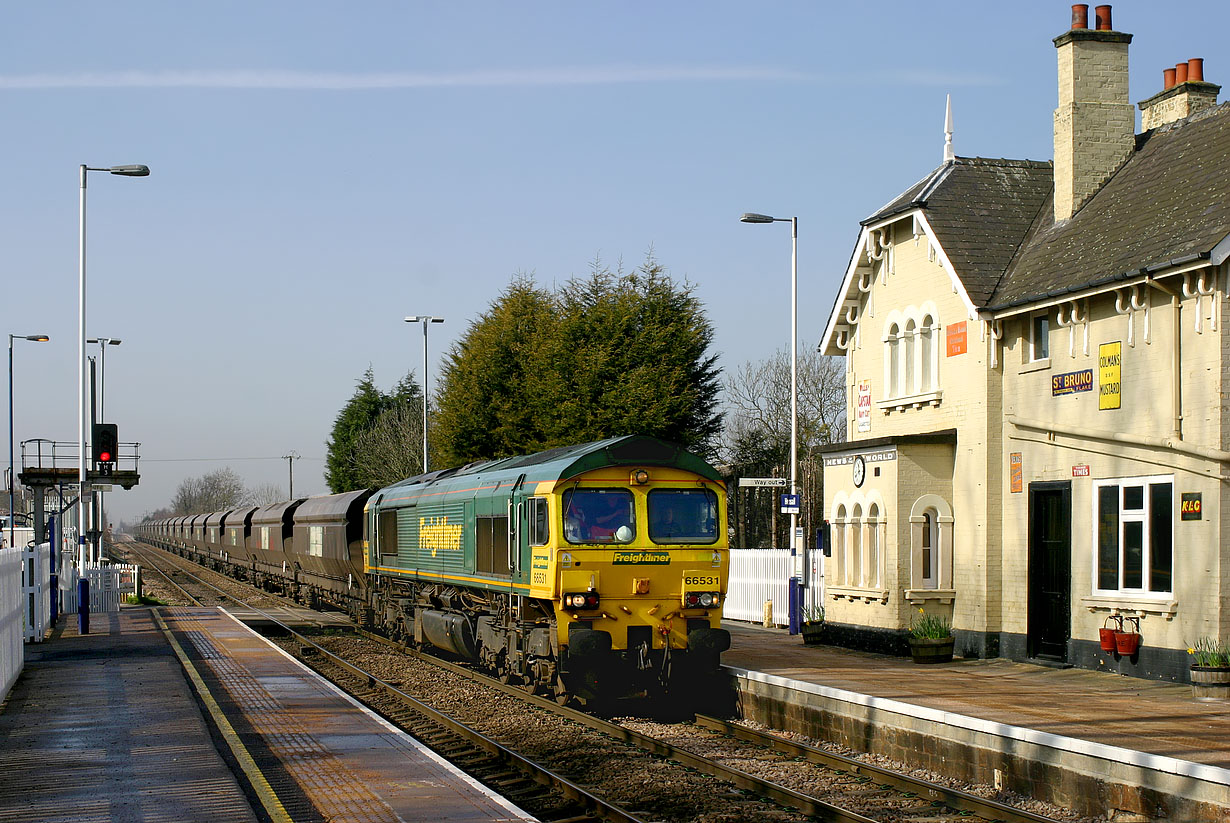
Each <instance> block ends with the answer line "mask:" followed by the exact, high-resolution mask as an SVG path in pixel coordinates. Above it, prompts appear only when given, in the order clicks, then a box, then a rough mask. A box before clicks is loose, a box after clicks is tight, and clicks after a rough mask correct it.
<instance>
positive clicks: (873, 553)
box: [863, 503, 880, 589]
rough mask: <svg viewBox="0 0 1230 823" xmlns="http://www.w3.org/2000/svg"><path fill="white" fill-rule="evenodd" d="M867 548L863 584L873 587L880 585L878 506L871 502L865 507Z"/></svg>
mask: <svg viewBox="0 0 1230 823" xmlns="http://www.w3.org/2000/svg"><path fill="white" fill-rule="evenodd" d="M866 548H867V550H866V551H865V552H864V553H863V554H864V561H863V568H864V569H865V570H866V574H865V575H864V576H863V580H864V582H865V584H866V585H867V586H868V587H870V588H873V589H876V588H879V586H880V507H879V506H877V505H876V504H875V503H872V504H871V505H869V506H868V507H867V547H866Z"/></svg>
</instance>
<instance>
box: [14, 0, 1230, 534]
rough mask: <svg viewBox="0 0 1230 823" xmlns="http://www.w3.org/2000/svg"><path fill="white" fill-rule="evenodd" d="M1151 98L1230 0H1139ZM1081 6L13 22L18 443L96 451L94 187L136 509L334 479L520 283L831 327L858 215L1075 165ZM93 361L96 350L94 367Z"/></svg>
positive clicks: (115, 503) (357, 10)
mask: <svg viewBox="0 0 1230 823" xmlns="http://www.w3.org/2000/svg"><path fill="white" fill-rule="evenodd" d="M1114 15H1115V17H1114V22H1115V28H1116V29H1118V30H1121V31H1128V32H1131V33H1132V34H1134V35H1135V40H1134V42H1133V44H1132V46H1131V57H1130V61H1131V71H1132V81H1131V86H1132V100H1133V102H1136V101H1139V100H1143V99H1145V98H1146V97H1149V96H1150V95H1152V94H1154V93H1156V92H1158V91H1160V90H1161V82H1162V77H1161V72H1162V69H1163V68H1164V67H1166V66H1173V65H1174V64H1175V63H1176V62H1179V61H1183V60H1186V59H1188V58H1190V57H1205V58H1206V64H1205V76H1206V79H1208V80H1209V81H1210V82H1214V83H1217V82H1221V81H1225V80H1230V66H1227V65H1226V64H1225V63H1222V62H1220V55H1221V54H1222V53H1223V50H1220V49H1218V48H1217V46H1218V45H1219V41H1221V40H1222V39H1223V38H1224V34H1225V31H1226V29H1227V23H1228V22H1230V8H1227V7H1225V6H1224V4H1219V3H1212V2H1208V3H1199V2H1196V3H1186V4H1180V5H1170V4H1161V3H1145V2H1121V3H1116V4H1114ZM1069 20H1070V10H1069V5H1068V4H1066V3H1058V2H1056V3H1050V2H1047V3H1038V2H1031V3H1029V4H1022V3H1016V4H991V3H987V4H975V5H973V6H971V5H970V4H968V3H957V2H932V3H917V2H908V3H907V2H882V3H878V4H862V3H860V4H852V3H844V4H837V3H832V4H830V3H820V2H813V3H803V2H772V3H747V2H739V3H735V2H673V3H657V4H650V3H613V2H583V3H580V2H574V3H518V4H513V3H504V2H472V3H430V4H428V3H420V2H367V3H347V4H342V3H333V2H311V0H296V2H265V3H252V2H242V3H241V2H212V3H208V4H195V5H189V4H181V3H164V2H123V0H116V1H115V2H109V3H97V2H56V3H20V4H17V3H14V4H10V5H9V6H8V7H7V8H6V25H5V27H4V29H3V31H2V32H0V39H2V42H0V101H2V105H3V108H4V113H5V117H4V122H5V125H6V128H5V129H4V136H3V138H2V140H3V142H2V145H4V146H5V148H6V154H7V156H8V157H9V158H10V162H9V164H8V168H7V170H6V174H5V179H4V183H3V187H2V188H0V192H2V193H3V200H2V208H3V220H0V250H2V251H0V267H3V270H4V283H5V285H6V298H7V299H5V300H4V302H3V304H2V305H3V309H2V312H3V320H4V329H5V333H14V334H22V335H24V334H31V333H46V334H49V335H51V337H52V340H51V341H50V342H49V343H45V344H39V345H35V344H31V343H25V342H19V343H18V344H17V349H16V350H15V369H14V372H15V373H14V383H15V387H16V392H15V394H16V406H15V428H16V437H17V440H18V441H21V440H25V439H28V438H35V437H42V438H47V439H52V440H58V441H75V439H76V424H75V418H76V407H77V388H76V382H75V375H76V364H77V224H78V221H77V202H78V201H77V198H78V186H77V175H78V171H77V169H78V166H79V165H80V164H82V163H85V164H89V165H92V166H109V165H115V164H124V163H144V164H147V165H148V166H150V168H151V169H152V174H151V176H150V177H148V178H144V179H127V178H121V177H113V176H110V175H105V174H93V175H91V177H90V182H89V189H88V192H89V200H88V229H89V238H88V301H87V303H88V315H87V328H88V334H89V335H90V336H109V337H118V338H121V339H123V341H124V342H123V344H122V345H121V346H119V347H116V348H112V349H110V350H109V352H108V355H107V364H106V365H107V374H106V387H107V388H106V393H107V404H106V405H107V417H108V418H110V419H111V420H112V421H114V422H116V423H118V424H119V427H120V434H121V440H123V441H125V442H128V441H133V440H137V441H140V442H141V444H142V445H141V454H142V458H143V459H142V464H141V474H142V478H143V479H142V483H141V485H140V486H139V487H138V488H137V489H134V490H133V491H131V492H116V493H115V494H112V495H111V496H110V497H109V511H110V513H111V515H112V516H113V517H116V518H133V517H135V516H138V515H140V514H141V513H142V512H144V511H148V510H151V509H154V508H157V507H158V506H160V505H163V504H165V503H166V502H167V501H169V499H170V497H171V495H172V494H173V492H174V490H175V487H176V486H177V485H178V483H179V482H180V481H181V480H183V479H184V478H185V477H190V476H197V475H200V474H203V473H205V472H207V471H210V470H213V469H216V468H219V467H222V466H228V465H229V466H230V467H231V468H233V469H235V470H236V471H237V472H238V473H239V474H240V475H241V476H243V477H244V479H245V480H246V481H247V482H248V483H249V484H250V485H257V484H263V483H278V484H280V485H281V486H282V487H283V489H285V486H286V461H285V460H279V459H277V458H278V456H280V455H283V454H285V453H286V452H287V451H289V450H292V449H293V450H296V451H297V452H298V453H299V454H301V455H302V456H303V460H301V461H300V462H298V463H296V465H295V492H296V494H307V493H321V492H323V491H325V486H324V482H323V479H322V471H323V465H324V464H323V457H324V453H325V446H324V442H325V440H326V438H327V437H328V433H329V430H330V427H331V424H332V420H333V417H334V415H335V414H336V413H337V410H338V409H339V408H340V407H341V405H342V404H343V403H344V402H345V401H346V399H347V398H348V397H349V396H350V394H351V392H352V390H353V386H354V383H355V381H356V379H357V378H358V377H359V376H360V375H361V374H362V372H363V371H364V370H365V369H366V368H367V367H368V366H369V365H370V366H371V367H372V368H373V369H374V370H375V374H376V379H377V382H378V383H379V384H381V385H382V386H384V387H388V386H391V385H392V384H393V383H394V382H395V381H396V380H397V379H398V378H399V377H400V376H401V375H403V374H404V373H405V372H406V371H408V370H411V369H412V370H414V372H415V374H416V376H418V375H419V372H420V371H421V365H422V348H421V346H422V333H421V328H420V327H418V326H410V325H408V324H405V323H404V322H403V321H402V318H403V317H404V316H406V315H408V314H416V313H424V314H436V315H441V316H444V317H445V318H446V319H447V322H446V323H445V324H444V325H443V326H433V327H432V332H431V338H430V342H431V363H432V368H431V374H430V376H429V379H430V380H431V381H433V382H434V380H435V376H436V365H437V364H438V362H439V358H438V356H439V354H440V353H441V352H443V351H444V350H445V349H446V348H447V347H448V346H449V344H451V343H452V342H453V341H454V340H456V339H457V338H458V337H459V336H460V335H461V334H463V333H464V331H465V329H466V328H467V326H468V325H469V323H470V322H471V321H473V320H474V319H475V318H476V317H477V315H478V314H479V313H481V312H482V311H483V310H484V309H485V308H486V307H487V306H488V305H489V303H490V302H491V300H492V299H494V298H495V297H496V296H497V295H498V293H499V292H500V290H501V289H502V288H503V287H504V286H505V285H507V283H508V282H509V278H510V277H511V276H512V275H513V274H514V273H516V272H532V273H534V275H535V276H536V277H537V279H538V280H539V281H540V282H542V283H544V284H551V283H553V282H559V281H563V280H566V279H567V278H569V277H571V276H573V275H583V274H585V273H586V272H587V271H588V267H589V264H590V263H591V261H593V260H594V259H595V258H601V259H602V260H604V261H605V262H607V263H609V264H612V265H613V264H615V263H617V262H619V261H620V260H622V261H623V263H624V265H625V266H626V267H634V266H635V265H637V264H638V263H639V262H640V261H641V260H642V259H643V258H644V256H645V254H646V253H647V252H648V251H649V250H650V249H652V250H653V253H654V254H655V255H656V257H657V258H658V260H659V261H660V262H662V263H663V264H665V265H666V266H667V267H668V268H669V270H670V271H671V273H672V274H673V275H674V276H675V277H677V278H680V279H682V278H687V279H688V280H690V281H691V282H692V283H693V284H695V287H696V293H697V294H698V296H699V297H700V298H701V300H702V301H704V303H705V305H706V307H707V310H708V315H709V318H710V320H711V321H712V323H713V324H714V327H715V329H716V346H715V348H716V350H717V351H718V352H719V353H720V355H721V361H720V362H721V363H722V364H723V365H724V366H725V367H726V368H727V369H728V370H733V369H734V368H735V367H737V366H738V365H739V364H741V363H743V362H745V361H748V360H759V359H762V358H764V357H767V356H769V355H770V354H771V353H772V352H773V351H774V350H775V349H778V348H781V347H784V346H787V345H788V344H789V331H788V330H789V307H790V304H789V273H790V270H789V264H790V236H789V229H788V228H787V227H786V226H784V225H777V226H754V225H744V224H741V223H739V222H738V217H739V215H740V214H741V213H742V212H744V211H760V212H766V213H771V214H775V215H779V216H790V215H797V216H798V217H799V235H800V239H799V249H800V250H799V255H800V258H799V280H800V282H799V312H800V336H801V338H802V339H803V340H805V341H807V342H808V343H814V342H815V341H816V339H817V338H818V337H819V334H820V332H821V330H822V325H823V322H824V318H825V317H826V316H827V312H828V310H829V308H830V307H831V304H832V300H833V299H834V295H835V292H836V289H837V287H838V285H839V283H840V279H841V275H842V273H843V272H844V269H845V266H846V263H847V261H848V257H849V254H850V251H851V248H852V246H853V243H854V241H855V239H856V236H857V224H858V220H859V219H860V218H862V217H865V216H866V215H867V214H869V213H871V212H872V211H873V210H874V209H875V208H876V207H878V206H879V205H881V204H882V203H884V202H886V201H888V200H889V199H891V198H892V197H893V196H895V195H896V194H897V193H899V192H900V191H901V190H903V189H905V188H906V187H907V186H909V185H910V184H911V183H913V182H914V181H915V180H917V179H918V178H920V177H922V176H923V175H924V174H926V173H927V172H928V171H930V170H931V169H932V168H934V167H935V166H936V165H938V164H939V162H940V160H941V158H942V148H943V114H944V98H945V95H946V94H951V95H952V99H953V114H954V119H955V121H956V135H955V146H956V151H957V153H958V154H960V155H965V156H988V157H1013V158H1029V159H1036V160H1048V159H1050V157H1051V154H1052V148H1051V113H1052V110H1053V109H1054V106H1055V97H1056V92H1055V87H1056V80H1055V49H1054V47H1053V45H1052V43H1051V38H1053V37H1055V36H1057V35H1059V34H1061V33H1062V32H1063V31H1064V30H1065V29H1066V28H1067V27H1068V24H1069ZM91 351H92V352H94V351H96V347H91Z"/></svg>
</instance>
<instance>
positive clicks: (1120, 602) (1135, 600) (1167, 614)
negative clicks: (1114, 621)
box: [1081, 594, 1179, 620]
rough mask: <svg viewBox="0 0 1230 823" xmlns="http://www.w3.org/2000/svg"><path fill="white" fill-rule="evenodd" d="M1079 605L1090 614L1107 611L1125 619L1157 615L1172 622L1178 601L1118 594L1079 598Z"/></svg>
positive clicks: (1177, 610)
mask: <svg viewBox="0 0 1230 823" xmlns="http://www.w3.org/2000/svg"><path fill="white" fill-rule="evenodd" d="M1081 605H1082V606H1084V607H1085V608H1086V609H1088V610H1089V611H1091V612H1097V611H1108V612H1110V613H1111V614H1122V615H1124V616H1125V617H1140V616H1142V615H1146V614H1158V615H1161V616H1162V617H1164V618H1166V619H1167V620H1173V619H1174V616H1175V615H1176V614H1178V612H1179V601H1178V600H1173V599H1169V598H1167V599H1153V598H1145V597H1135V596H1132V595H1119V594H1095V595H1091V596H1089V597H1082V598H1081Z"/></svg>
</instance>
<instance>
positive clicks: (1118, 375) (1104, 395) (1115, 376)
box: [1098, 343, 1123, 409]
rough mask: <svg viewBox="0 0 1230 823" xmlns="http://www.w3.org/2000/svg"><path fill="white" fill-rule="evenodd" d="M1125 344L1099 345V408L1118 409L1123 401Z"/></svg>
mask: <svg viewBox="0 0 1230 823" xmlns="http://www.w3.org/2000/svg"><path fill="white" fill-rule="evenodd" d="M1122 376H1123V344H1122V343H1103V344H1102V345H1100V346H1098V408H1099V409H1117V408H1119V407H1120V405H1121V404H1122V402H1123V385H1122V384H1121V383H1120V382H1119V381H1120V380H1121V379H1122Z"/></svg>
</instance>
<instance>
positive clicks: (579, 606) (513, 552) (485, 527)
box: [363, 436, 730, 699]
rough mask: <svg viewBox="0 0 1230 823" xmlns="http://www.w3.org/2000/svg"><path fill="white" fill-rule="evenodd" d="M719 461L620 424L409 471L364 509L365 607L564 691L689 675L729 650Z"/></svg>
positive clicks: (641, 686)
mask: <svg viewBox="0 0 1230 823" xmlns="http://www.w3.org/2000/svg"><path fill="white" fill-rule="evenodd" d="M725 524H726V495H725V487H724V484H723V482H722V479H721V477H720V476H719V475H718V473H717V471H716V470H715V469H714V468H713V467H711V466H710V465H708V464H707V463H706V462H704V461H703V460H701V459H700V458H698V457H696V456H695V455H692V454H690V453H688V452H687V451H685V450H683V449H682V448H680V447H677V446H674V445H671V444H669V443H666V442H664V441H661V440H657V439H654V438H650V437H639V436H636V437H620V438H614V439H610V440H603V441H600V442H596V443H587V444H584V445H579V446H570V447H565V448H559V449H553V450H551V451H546V452H542V453H539V454H534V455H530V456H526V457H515V458H509V459H505V460H497V461H492V462H488V463H479V464H472V465H469V466H465V467H462V468H460V469H454V470H445V471H441V472H435V473H432V474H427V475H423V476H421V477H413V478H410V479H408V480H405V481H403V482H401V483H398V484H396V485H393V486H390V487H388V488H385V489H382V490H380V491H378V492H376V493H375V494H374V495H372V496H371V497H370V498H369V499H368V501H367V505H366V509H365V513H364V532H365V540H364V543H363V556H364V572H365V577H366V581H365V582H366V583H367V584H368V587H369V589H368V592H367V598H366V599H367V604H368V608H370V609H371V611H370V612H369V613H368V619H370V620H372V621H373V622H374V623H376V624H379V625H381V626H383V628H384V629H385V630H386V631H388V632H389V633H391V634H393V635H394V636H400V637H402V638H405V639H407V640H412V641H413V642H417V643H425V644H431V645H434V646H437V647H439V648H443V649H446V650H448V651H451V652H453V653H455V654H458V655H461V656H463V657H466V658H469V659H472V660H476V661H480V662H482V663H483V664H485V665H486V666H488V667H490V668H491V669H492V670H494V671H496V672H497V673H498V674H499V675H500V677H501V678H502V679H504V680H505V681H507V682H519V683H522V684H524V685H525V686H526V687H527V688H529V689H532V690H535V691H541V692H544V693H551V694H555V695H556V696H557V697H561V698H563V697H564V696H567V695H576V696H579V697H582V698H587V699H588V698H594V697H599V696H605V697H617V696H621V695H625V694H628V693H638V692H645V691H648V692H653V691H655V690H659V689H662V688H672V687H677V686H679V685H680V684H681V683H685V682H686V683H691V682H692V681H694V680H695V679H697V678H700V677H703V676H705V675H708V674H711V673H712V672H714V671H716V670H717V668H718V663H719V656H720V654H721V653H722V652H723V651H725V650H726V649H727V648H729V645H730V636H729V633H728V632H726V631H725V630H724V629H722V628H721V616H722V604H723V602H724V597H725V593H726V582H727V570H728V566H729V552H728V546H727V536H726V526H725Z"/></svg>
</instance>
